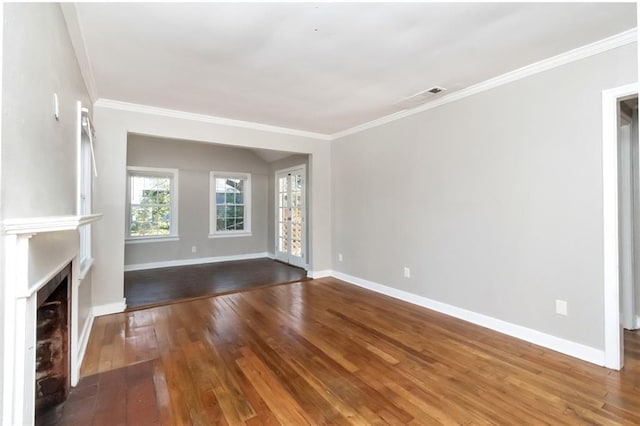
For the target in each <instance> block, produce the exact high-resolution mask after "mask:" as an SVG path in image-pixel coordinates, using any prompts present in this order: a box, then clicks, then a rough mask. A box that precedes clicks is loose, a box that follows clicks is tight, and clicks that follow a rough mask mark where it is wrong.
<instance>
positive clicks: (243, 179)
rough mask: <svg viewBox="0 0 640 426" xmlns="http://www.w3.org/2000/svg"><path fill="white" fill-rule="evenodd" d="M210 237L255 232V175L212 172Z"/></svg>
mask: <svg viewBox="0 0 640 426" xmlns="http://www.w3.org/2000/svg"><path fill="white" fill-rule="evenodd" d="M209 202H210V215H211V218H210V225H209V228H210V229H209V233H210V235H209V236H210V237H212V238H214V237H234V236H248V235H251V175H249V174H248V173H224V172H211V182H210V195H209Z"/></svg>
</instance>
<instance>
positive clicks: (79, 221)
mask: <svg viewBox="0 0 640 426" xmlns="http://www.w3.org/2000/svg"><path fill="white" fill-rule="evenodd" d="M101 217H102V213H97V214H90V215H85V216H73V215H68V216H46V217H30V218H18V219H7V220H5V221H3V223H2V226H3V228H4V232H5V234H7V235H21V234H31V235H33V234H39V233H43V232H58V231H73V230H75V229H78V228H79V227H81V226H82V225H86V224H87V223H91V222H95V221H96V220H98V219H100V218H101Z"/></svg>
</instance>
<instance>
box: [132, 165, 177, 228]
mask: <svg viewBox="0 0 640 426" xmlns="http://www.w3.org/2000/svg"><path fill="white" fill-rule="evenodd" d="M130 185H131V200H130V205H131V211H130V214H131V217H130V229H129V232H130V236H132V237H142V236H157V235H169V234H171V178H170V177H164V176H162V177H158V176H139V175H131V176H130Z"/></svg>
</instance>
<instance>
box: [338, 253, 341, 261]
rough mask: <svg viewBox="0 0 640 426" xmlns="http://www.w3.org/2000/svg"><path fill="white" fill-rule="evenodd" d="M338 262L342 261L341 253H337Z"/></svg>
mask: <svg viewBox="0 0 640 426" xmlns="http://www.w3.org/2000/svg"><path fill="white" fill-rule="evenodd" d="M338 262H342V253H338Z"/></svg>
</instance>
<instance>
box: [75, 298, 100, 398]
mask: <svg viewBox="0 0 640 426" xmlns="http://www.w3.org/2000/svg"><path fill="white" fill-rule="evenodd" d="M94 318H95V316H94V315H93V308H91V309H90V310H89V316H88V317H87V320H86V321H85V322H84V327H82V332H81V333H80V336H79V338H78V353H77V354H76V368H75V371H74V375H73V376H74V377H72V381H71V385H72V386H75V385H77V384H78V381H77V380H76V381H75V382H74V381H73V378H76V379H79V378H80V368H81V367H82V361H84V355H85V353H86V351H87V344H88V343H89V336H90V335H91V328H92V327H93V320H94Z"/></svg>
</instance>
